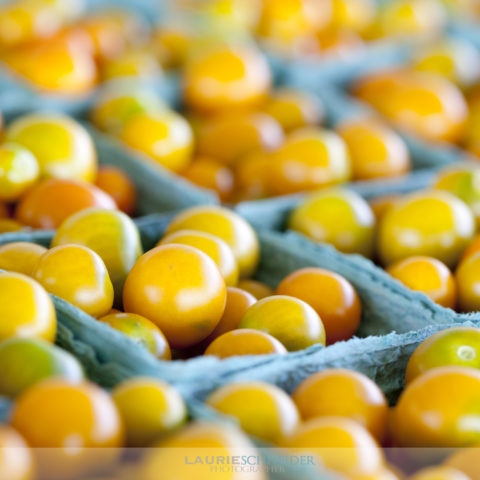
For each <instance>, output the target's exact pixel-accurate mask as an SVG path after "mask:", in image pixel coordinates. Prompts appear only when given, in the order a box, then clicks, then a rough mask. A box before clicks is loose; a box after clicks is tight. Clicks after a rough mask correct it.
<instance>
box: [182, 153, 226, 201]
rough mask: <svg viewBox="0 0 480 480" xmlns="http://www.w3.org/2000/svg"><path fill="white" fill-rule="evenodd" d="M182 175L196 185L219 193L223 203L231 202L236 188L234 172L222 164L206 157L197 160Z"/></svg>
mask: <svg viewBox="0 0 480 480" xmlns="http://www.w3.org/2000/svg"><path fill="white" fill-rule="evenodd" d="M182 175H183V176H184V177H185V178H186V179H187V180H189V181H190V182H192V183H194V184H195V185H198V186H199V187H203V188H207V189H209V190H213V191H214V192H216V193H218V196H219V197H220V200H222V201H223V202H225V201H228V200H229V198H230V197H231V195H232V193H233V190H234V187H235V179H234V177H233V173H232V171H231V170H230V169H229V168H228V167H226V166H225V165H223V164H222V163H220V162H217V161H216V160H213V159H210V158H206V157H198V158H196V159H195V160H194V161H193V162H192V163H191V164H190V165H189V166H188V167H187V168H186V170H184V171H183V172H182Z"/></svg>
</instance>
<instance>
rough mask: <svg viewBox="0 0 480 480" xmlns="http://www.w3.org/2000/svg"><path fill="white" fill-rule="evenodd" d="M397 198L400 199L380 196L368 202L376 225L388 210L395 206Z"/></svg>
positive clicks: (391, 196)
mask: <svg viewBox="0 0 480 480" xmlns="http://www.w3.org/2000/svg"><path fill="white" fill-rule="evenodd" d="M399 198H401V195H381V196H379V197H375V198H373V199H372V200H370V201H369V202H368V203H369V204H370V208H371V209H372V212H373V214H374V215H375V219H376V220H377V224H378V223H379V222H380V220H382V218H383V217H384V215H385V214H386V213H387V212H388V210H390V208H391V207H393V205H395V202H396V201H397V200H398V199H399Z"/></svg>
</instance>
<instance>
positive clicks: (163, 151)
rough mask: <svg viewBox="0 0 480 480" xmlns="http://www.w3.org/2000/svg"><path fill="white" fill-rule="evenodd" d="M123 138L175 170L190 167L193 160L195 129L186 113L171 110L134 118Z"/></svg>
mask: <svg viewBox="0 0 480 480" xmlns="http://www.w3.org/2000/svg"><path fill="white" fill-rule="evenodd" d="M120 138H121V139H122V140H123V141H124V142H125V143H126V144H127V145H128V146H129V147H131V148H133V149H134V150H137V151H139V152H141V153H144V154H146V155H148V156H149V157H151V158H153V160H155V162H157V163H158V164H159V165H161V166H162V167H165V168H167V169H169V170H172V171H174V172H178V171H180V170H182V169H183V168H185V167H187V166H188V164H189V163H190V161H191V156H192V151H193V132H192V129H191V128H190V125H189V124H188V122H187V121H186V120H185V119H184V118H183V117H182V116H180V115H179V114H178V113H176V112H173V111H170V110H167V109H165V110H163V111H156V112H150V113H140V114H138V115H134V116H132V117H130V119H129V120H127V121H126V122H125V125H124V128H123V130H122V132H121V134H120Z"/></svg>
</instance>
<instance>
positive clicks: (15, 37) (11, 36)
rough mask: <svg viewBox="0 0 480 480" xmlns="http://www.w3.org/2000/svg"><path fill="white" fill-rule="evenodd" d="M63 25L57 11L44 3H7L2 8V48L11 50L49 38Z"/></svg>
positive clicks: (0, 43)
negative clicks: (39, 39) (30, 42)
mask: <svg viewBox="0 0 480 480" xmlns="http://www.w3.org/2000/svg"><path fill="white" fill-rule="evenodd" d="M61 25H62V22H61V18H60V17H59V15H57V13H56V12H55V10H53V9H52V8H49V7H48V5H45V4H42V2H25V1H23V2H15V3H14V2H7V3H3V4H2V5H1V7H0V46H1V47H2V49H4V48H11V47H15V46H18V45H21V44H24V43H26V42H29V41H32V40H35V39H38V38H43V37H48V36H50V35H52V34H53V33H55V32H56V31H57V30H58V28H60V27H61Z"/></svg>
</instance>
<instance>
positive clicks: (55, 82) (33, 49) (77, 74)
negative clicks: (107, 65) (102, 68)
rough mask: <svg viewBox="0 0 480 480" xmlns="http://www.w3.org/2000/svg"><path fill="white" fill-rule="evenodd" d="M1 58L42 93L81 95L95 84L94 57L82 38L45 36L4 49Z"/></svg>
mask: <svg viewBox="0 0 480 480" xmlns="http://www.w3.org/2000/svg"><path fill="white" fill-rule="evenodd" d="M2 60H3V61H4V62H5V63H6V64H7V65H8V66H9V67H10V68H11V69H12V70H13V71H14V72H15V73H17V74H18V75H21V76H22V77H24V78H25V79H26V80H28V81H29V82H31V83H32V84H33V86H34V87H36V88H37V89H40V90H41V91H43V92H47V93H57V94H63V95H72V96H74V95H82V94H87V93H90V92H91V91H92V89H93V88H94V87H95V85H96V84H97V67H96V65H95V60H94V58H93V55H92V52H91V51H90V50H89V49H88V48H87V49H86V48H84V43H83V41H82V42H80V43H79V42H78V41H76V40H72V39H71V38H61V37H58V38H51V39H44V40H42V41H40V42H39V41H37V42H35V43H29V44H27V45H22V46H20V47H18V48H14V49H11V50H7V51H6V53H5V54H4V55H3V59H2Z"/></svg>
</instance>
